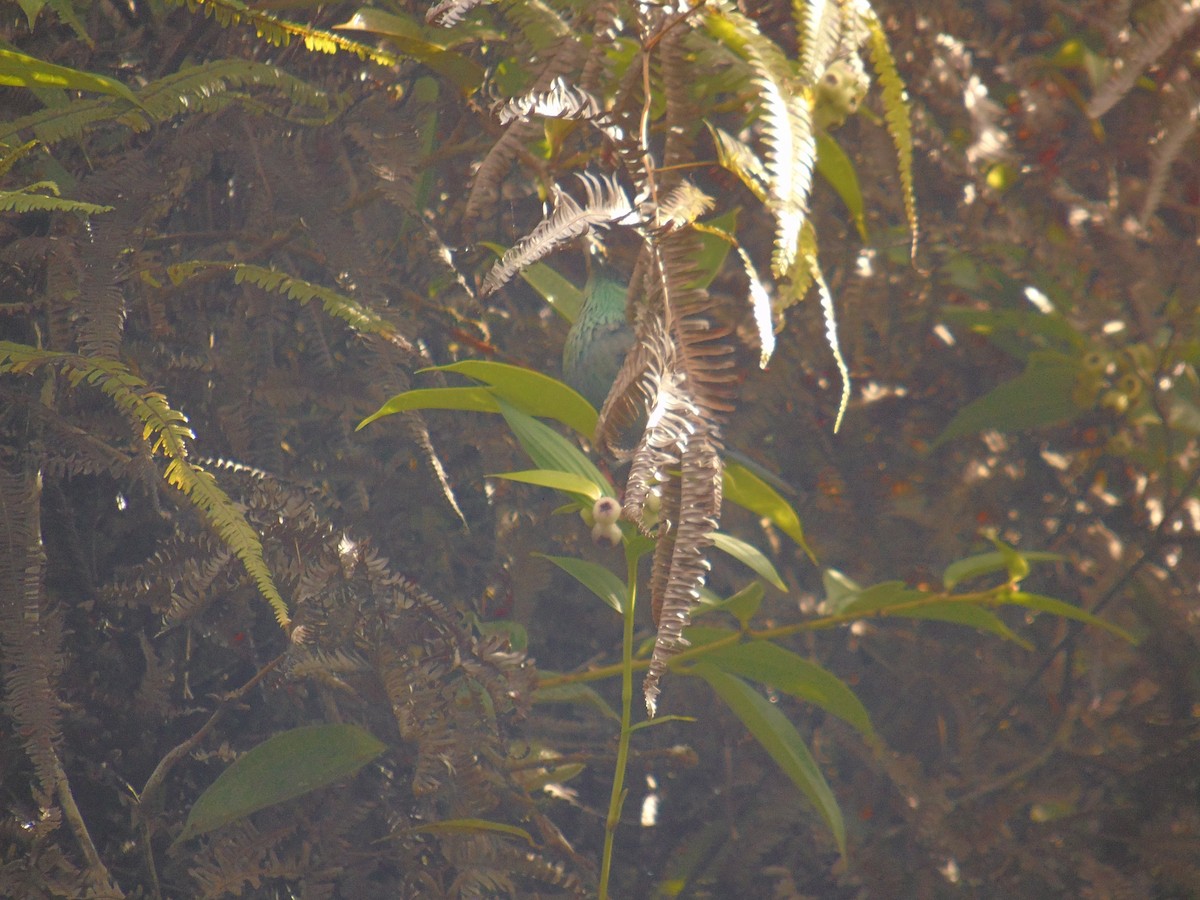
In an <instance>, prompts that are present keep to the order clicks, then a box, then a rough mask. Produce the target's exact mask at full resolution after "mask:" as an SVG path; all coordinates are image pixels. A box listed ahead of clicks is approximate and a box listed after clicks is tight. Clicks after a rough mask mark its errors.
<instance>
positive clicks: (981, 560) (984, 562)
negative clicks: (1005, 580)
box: [942, 550, 1062, 591]
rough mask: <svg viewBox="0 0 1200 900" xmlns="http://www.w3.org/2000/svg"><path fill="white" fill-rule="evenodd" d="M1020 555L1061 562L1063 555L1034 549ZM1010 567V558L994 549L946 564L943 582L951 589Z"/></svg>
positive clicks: (1026, 558)
mask: <svg viewBox="0 0 1200 900" xmlns="http://www.w3.org/2000/svg"><path fill="white" fill-rule="evenodd" d="M1020 555H1021V557H1023V558H1024V559H1025V560H1027V561H1028V562H1060V561H1061V560H1062V556H1061V555H1060V554H1058V553H1045V552H1038V551H1033V552H1030V553H1021V554H1020ZM1008 569H1009V558H1008V556H1007V555H1006V554H1004V553H1002V552H1001V551H999V550H993V551H991V552H989V553H979V554H976V555H975V556H968V557H966V558H965V559H960V560H956V561H955V562H952V563H950V565H948V566H946V571H945V573H944V574H943V575H942V584H943V585H945V587H946V590H948V591H949V590H953V589H954V588H955V586H957V585H959V584H962V583H963V582H964V581H970V580H972V579H974V578H979V577H981V576H983V575H990V574H991V573H993V572H1004V571H1007V570H1008Z"/></svg>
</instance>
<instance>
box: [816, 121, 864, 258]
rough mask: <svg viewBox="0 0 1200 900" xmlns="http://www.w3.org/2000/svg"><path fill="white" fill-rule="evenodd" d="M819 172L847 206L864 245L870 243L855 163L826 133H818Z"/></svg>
mask: <svg viewBox="0 0 1200 900" xmlns="http://www.w3.org/2000/svg"><path fill="white" fill-rule="evenodd" d="M817 172H819V173H820V175H821V177H822V178H824V179H825V180H826V181H827V182H829V184H830V186H831V187H833V189H834V190H835V191H837V195H838V196H839V197H841V198H842V202H843V203H844V204H846V209H847V210H849V211H850V217H851V218H852V219H853V220H854V227H855V228H857V229H858V236H859V237H860V238H862V241H863V243H864V244H865V243H867V242H868V241H870V237H869V236H868V235H867V220H866V216H865V213H864V210H863V197H862V189H861V188H860V187H859V186H858V173H857V172H855V171H854V163H852V162H851V161H850V157H849V156H847V155H846V151H845V150H843V149H842V147H841V145H840V144H839V143H838V142H837V141H836V140H834V139H833V138H832V137H830V136H829V135H828V134H827V133H826V132H824V131H819V132H817Z"/></svg>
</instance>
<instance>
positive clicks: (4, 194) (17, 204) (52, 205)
mask: <svg viewBox="0 0 1200 900" xmlns="http://www.w3.org/2000/svg"><path fill="white" fill-rule="evenodd" d="M35 191H49V193H48V194H39V193H35ZM35 211H36V212H77V213H82V214H83V215H85V216H92V215H96V214H97V213H106V212H112V207H111V206H100V205H99V204H97V203H85V202H83V201H82V200H66V199H63V198H62V197H60V196H59V195H58V185H57V184H55V183H54V182H53V181H39V182H37V183H36V184H31V185H28V186H26V187H23V188H21V189H20V190H16V191H0V212H18V213H24V212H35Z"/></svg>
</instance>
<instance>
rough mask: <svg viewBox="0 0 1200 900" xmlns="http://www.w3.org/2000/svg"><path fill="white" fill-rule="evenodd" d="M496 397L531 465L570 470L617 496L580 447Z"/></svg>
mask: <svg viewBox="0 0 1200 900" xmlns="http://www.w3.org/2000/svg"><path fill="white" fill-rule="evenodd" d="M496 400H497V402H498V404H499V406H500V412H501V414H502V415H503V416H504V420H505V421H506V422H508V427H509V428H511V429H512V433H513V435H514V436H515V437H516V439H517V441H518V442H519V443H520V444H521V448H522V449H523V450H524V451H525V452H526V453H527V454H529V458H530V459H532V460H533V462H534V465H536V466H537V467H538V468H539V469H551V470H554V471H558V472H573V473H575V474H576V475H580V476H582V477H583V478H585V479H587V480H588V481H590V482H592V484H595V485H597V486H598V487H599V488H600V489H601V490H602V491H603V492H604V493H605V494H607V495H609V496H616V494H615V492H614V491H613V489H612V485H611V484H609V482H608V479H607V478H605V477H604V475H603V474H602V473H601V472H600V470H599V469H597V468H596V466H595V464H594V463H593V462H592V461H591V460H590V459H588V458H587V456H585V455H584V453H583V451H581V450H580V449H579V448H578V447H576V446H575V445H574V444H572V443H571V442H570V441H568V440H567V439H566V438H564V437H563V436H562V435H561V434H559V433H558V432H557V431H555V430H554V429H553V428H551V427H550V426H549V425H547V424H545V423H544V422H539V421H538V420H537V419H535V418H533V417H532V416H530V415H527V414H526V413H523V412H521V411H520V410H519V409H516V408H515V407H513V406H512V405H511V404H509V403H507V402H506V401H504V400H502V399H500V398H499V397H497V398H496Z"/></svg>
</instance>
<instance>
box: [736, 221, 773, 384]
mask: <svg viewBox="0 0 1200 900" xmlns="http://www.w3.org/2000/svg"><path fill="white" fill-rule="evenodd" d="M737 252H738V257H739V258H740V259H741V260H742V268H743V269H744V270H745V272H746V280H747V281H749V282H750V309H751V311H752V312H753V314H754V326H755V328H757V329H758V342H759V348H760V349H759V352H758V366H759V368H761V369H765V368H766V367H767V363H769V362H770V361H771V356H772V355H773V354H774V353H775V322H774V317H773V315H772V313H771V295H770V294H768V293H767V289H766V287H765V286H764V285H763V283H762V280H761V279H760V278H759V277H758V270H757V269H755V268H754V261H753V260H751V259H750V254H749V253H747V252H746V248H744V247H743V246H742V245H741V244H739V245H738V246H737Z"/></svg>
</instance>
